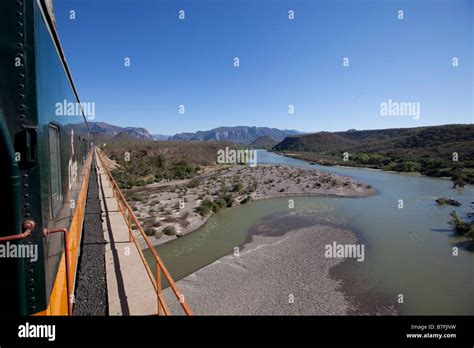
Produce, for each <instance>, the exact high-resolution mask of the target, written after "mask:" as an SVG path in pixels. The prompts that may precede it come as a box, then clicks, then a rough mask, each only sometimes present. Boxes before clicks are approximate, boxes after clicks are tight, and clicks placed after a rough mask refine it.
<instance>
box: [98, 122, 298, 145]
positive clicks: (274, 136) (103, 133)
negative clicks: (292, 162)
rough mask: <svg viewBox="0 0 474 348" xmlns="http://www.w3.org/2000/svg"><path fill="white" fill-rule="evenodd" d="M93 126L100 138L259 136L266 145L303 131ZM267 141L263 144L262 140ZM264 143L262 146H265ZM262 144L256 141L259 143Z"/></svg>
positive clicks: (246, 140)
mask: <svg viewBox="0 0 474 348" xmlns="http://www.w3.org/2000/svg"><path fill="white" fill-rule="evenodd" d="M89 128H90V131H91V133H92V135H93V136H94V138H96V140H97V141H99V142H105V141H133V140H136V139H140V140H159V141H165V140H171V141H228V142H232V143H240V144H251V143H252V142H254V141H256V140H257V139H259V138H262V137H264V138H262V140H261V142H264V143H265V144H264V145H265V147H271V146H269V145H270V144H271V145H272V146H273V145H276V144H277V143H279V142H280V141H282V140H283V139H285V138H286V137H287V136H292V135H299V134H303V133H302V132H298V131H296V130H286V129H285V130H280V129H277V128H267V127H245V126H237V127H219V128H215V129H211V130H207V131H198V132H195V133H179V134H176V135H173V136H169V135H163V134H150V133H149V132H148V131H147V130H146V129H145V128H138V127H119V126H114V125H111V124H108V123H105V122H89ZM262 144H263V143H262ZM262 144H261V145H262ZM257 145H258V144H255V146H257Z"/></svg>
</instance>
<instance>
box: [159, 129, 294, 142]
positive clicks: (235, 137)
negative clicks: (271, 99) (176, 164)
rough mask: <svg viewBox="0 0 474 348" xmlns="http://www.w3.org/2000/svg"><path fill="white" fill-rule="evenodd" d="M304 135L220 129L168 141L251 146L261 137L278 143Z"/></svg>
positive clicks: (272, 131) (271, 131)
mask: <svg viewBox="0 0 474 348" xmlns="http://www.w3.org/2000/svg"><path fill="white" fill-rule="evenodd" d="M298 134H302V133H301V132H298V131H296V130H288V129H285V130H281V129H277V128H267V127H246V126H237V127H219V128H214V129H211V130H207V131H198V132H195V133H179V134H176V135H174V136H172V137H170V138H169V139H168V140H185V141H190V140H194V141H196V140H197V141H212V140H220V141H229V142H232V143H240V144H250V143H252V142H253V141H255V140H256V139H258V138H260V137H264V136H266V137H269V138H271V139H273V140H275V141H276V142H280V141H282V140H283V139H285V138H286V137H287V136H291V135H298Z"/></svg>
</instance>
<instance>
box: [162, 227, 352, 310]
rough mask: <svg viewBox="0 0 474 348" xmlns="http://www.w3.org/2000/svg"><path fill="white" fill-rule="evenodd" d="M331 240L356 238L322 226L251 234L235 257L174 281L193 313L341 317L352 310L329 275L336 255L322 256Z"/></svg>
mask: <svg viewBox="0 0 474 348" xmlns="http://www.w3.org/2000/svg"><path fill="white" fill-rule="evenodd" d="M263 229H265V228H263ZM334 241H336V242H337V243H348V244H352V243H356V241H357V238H356V236H355V234H354V233H353V232H352V231H351V230H349V229H347V228H344V227H338V226H330V225H326V224H317V225H313V226H309V227H303V228H298V229H294V230H291V231H287V232H286V233H284V234H281V233H272V232H270V233H263V234H262V233H257V234H253V235H252V237H251V239H250V240H249V242H248V243H246V244H245V245H244V246H243V248H241V249H240V254H239V256H235V255H234V254H231V255H228V256H224V257H222V258H221V259H219V260H217V261H215V262H214V263H212V264H210V265H209V266H207V267H204V268H202V269H200V270H198V271H197V272H195V273H193V274H191V275H189V276H187V277H185V278H183V279H181V280H180V281H178V283H177V285H178V287H179V289H180V290H181V292H182V293H183V294H184V295H185V297H186V299H187V301H188V302H189V304H190V306H191V308H192V309H193V311H194V313H195V314H196V315H345V314H348V313H349V312H351V311H354V309H355V308H353V307H352V305H351V303H350V302H349V301H348V299H347V298H346V297H345V295H344V293H343V292H342V291H341V285H342V284H341V281H340V280H336V279H333V278H331V276H330V274H329V271H330V269H331V268H332V267H334V266H335V265H337V264H339V263H341V262H342V259H340V258H339V259H338V258H327V257H325V256H324V250H325V249H324V247H325V245H326V244H331V243H333V242H334ZM164 293H165V298H166V301H167V303H168V305H169V307H170V309H171V311H172V313H173V314H181V313H182V310H181V309H180V307H179V304H177V301H176V298H175V297H173V295H172V293H171V292H170V290H169V289H166V290H165V291H164Z"/></svg>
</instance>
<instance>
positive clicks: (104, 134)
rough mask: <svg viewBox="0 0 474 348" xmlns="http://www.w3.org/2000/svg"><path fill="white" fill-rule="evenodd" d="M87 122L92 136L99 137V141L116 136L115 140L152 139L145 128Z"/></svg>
mask: <svg viewBox="0 0 474 348" xmlns="http://www.w3.org/2000/svg"><path fill="white" fill-rule="evenodd" d="M88 124H89V129H90V132H91V133H92V136H94V137H95V138H99V139H100V140H101V141H102V140H107V139H112V138H114V137H117V140H126V139H141V140H153V136H152V135H151V134H150V133H149V132H148V131H147V130H146V129H145V128H139V127H119V126H114V125H111V124H108V123H105V122H88ZM84 127H85V125H84Z"/></svg>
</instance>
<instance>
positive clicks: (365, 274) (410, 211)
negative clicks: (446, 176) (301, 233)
mask: <svg viewBox="0 0 474 348" xmlns="http://www.w3.org/2000/svg"><path fill="white" fill-rule="evenodd" d="M258 162H259V163H260V164H264V163H265V164H282V165H291V166H296V167H302V168H308V169H317V170H321V171H325V172H331V173H335V174H339V175H344V176H350V177H352V178H354V179H355V180H357V181H360V182H362V183H365V184H370V185H372V186H373V187H374V188H375V189H376V190H377V195H375V196H372V197H367V198H342V197H341V198H339V197H298V198H294V200H295V208H294V210H295V211H297V212H298V213H299V214H300V216H302V219H301V225H302V226H304V225H310V224H311V223H315V222H316V221H317V220H318V219H321V218H322V217H324V219H325V220H330V221H331V222H333V223H337V224H341V225H345V226H348V227H349V228H351V229H352V230H353V231H355V232H356V234H357V236H358V238H359V240H360V241H361V243H364V245H365V260H364V262H355V261H354V263H352V265H353V267H352V268H351V274H350V278H349V279H346V281H351V282H355V283H358V285H359V286H363V287H366V288H367V287H373V290H374V291H376V292H377V293H380V294H383V296H388V297H389V298H391V299H394V301H396V300H398V299H399V295H403V303H402V304H399V310H400V313H401V314H410V315H411V314H440V315H441V314H452V315H455V314H458V315H462V314H471V315H472V314H474V251H472V250H471V251H470V250H469V248H468V246H469V244H467V243H465V242H464V241H463V239H462V238H458V237H455V236H453V234H452V232H451V230H450V227H449V225H448V224H447V222H448V221H449V219H450V217H449V213H450V212H451V211H452V210H456V211H458V213H459V214H460V215H463V214H464V212H465V211H467V210H468V208H469V205H470V203H471V202H472V201H473V200H474V187H473V186H472V185H467V186H466V187H465V188H464V190H463V191H457V190H452V189H451V187H452V183H451V181H449V180H443V179H437V178H428V177H424V176H419V175H411V174H399V173H390V172H383V171H377V170H370V169H363V168H345V167H326V166H319V165H310V164H309V163H308V162H306V161H302V160H298V159H293V158H289V157H284V156H280V155H277V154H274V153H271V152H267V151H265V150H258ZM439 196H446V197H449V198H453V199H456V200H458V201H459V202H461V203H462V206H461V207H459V208H457V207H452V206H438V205H437V204H436V202H435V198H436V197H439ZM399 200H403V208H399ZM287 213H288V198H276V199H268V200H260V201H254V202H250V203H248V204H245V205H241V206H237V207H233V208H231V209H226V210H224V211H222V212H219V213H218V214H215V215H213V216H211V218H210V219H209V220H208V222H207V223H206V224H205V225H204V226H203V227H201V228H200V229H198V230H197V231H195V232H192V233H190V234H188V235H186V236H184V237H182V238H179V239H176V240H173V241H171V242H168V243H166V244H162V245H159V246H157V247H156V250H157V251H158V253H159V255H160V256H161V257H162V259H163V261H164V262H165V264H166V265H167V267H168V269H169V271H170V272H171V274H172V275H173V277H174V279H175V280H179V279H181V278H183V277H185V276H187V275H189V274H191V273H193V272H195V271H196V270H198V269H200V268H202V267H204V266H206V265H208V264H210V263H212V262H214V261H215V260H217V259H219V258H221V257H222V256H225V255H228V254H229V253H232V252H234V248H236V247H242V245H243V244H244V243H245V241H246V240H247V239H248V237H249V231H250V230H251V229H252V227H254V226H256V225H257V224H259V223H261V222H262V221H264V220H266V221H268V217H269V216H278V215H282V214H287ZM265 218H266V219H265ZM295 228H296V226H295ZM290 233H291V232H290ZM243 247H245V246H243ZM453 247H457V248H458V250H459V253H458V255H457V256H454V255H453Z"/></svg>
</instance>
